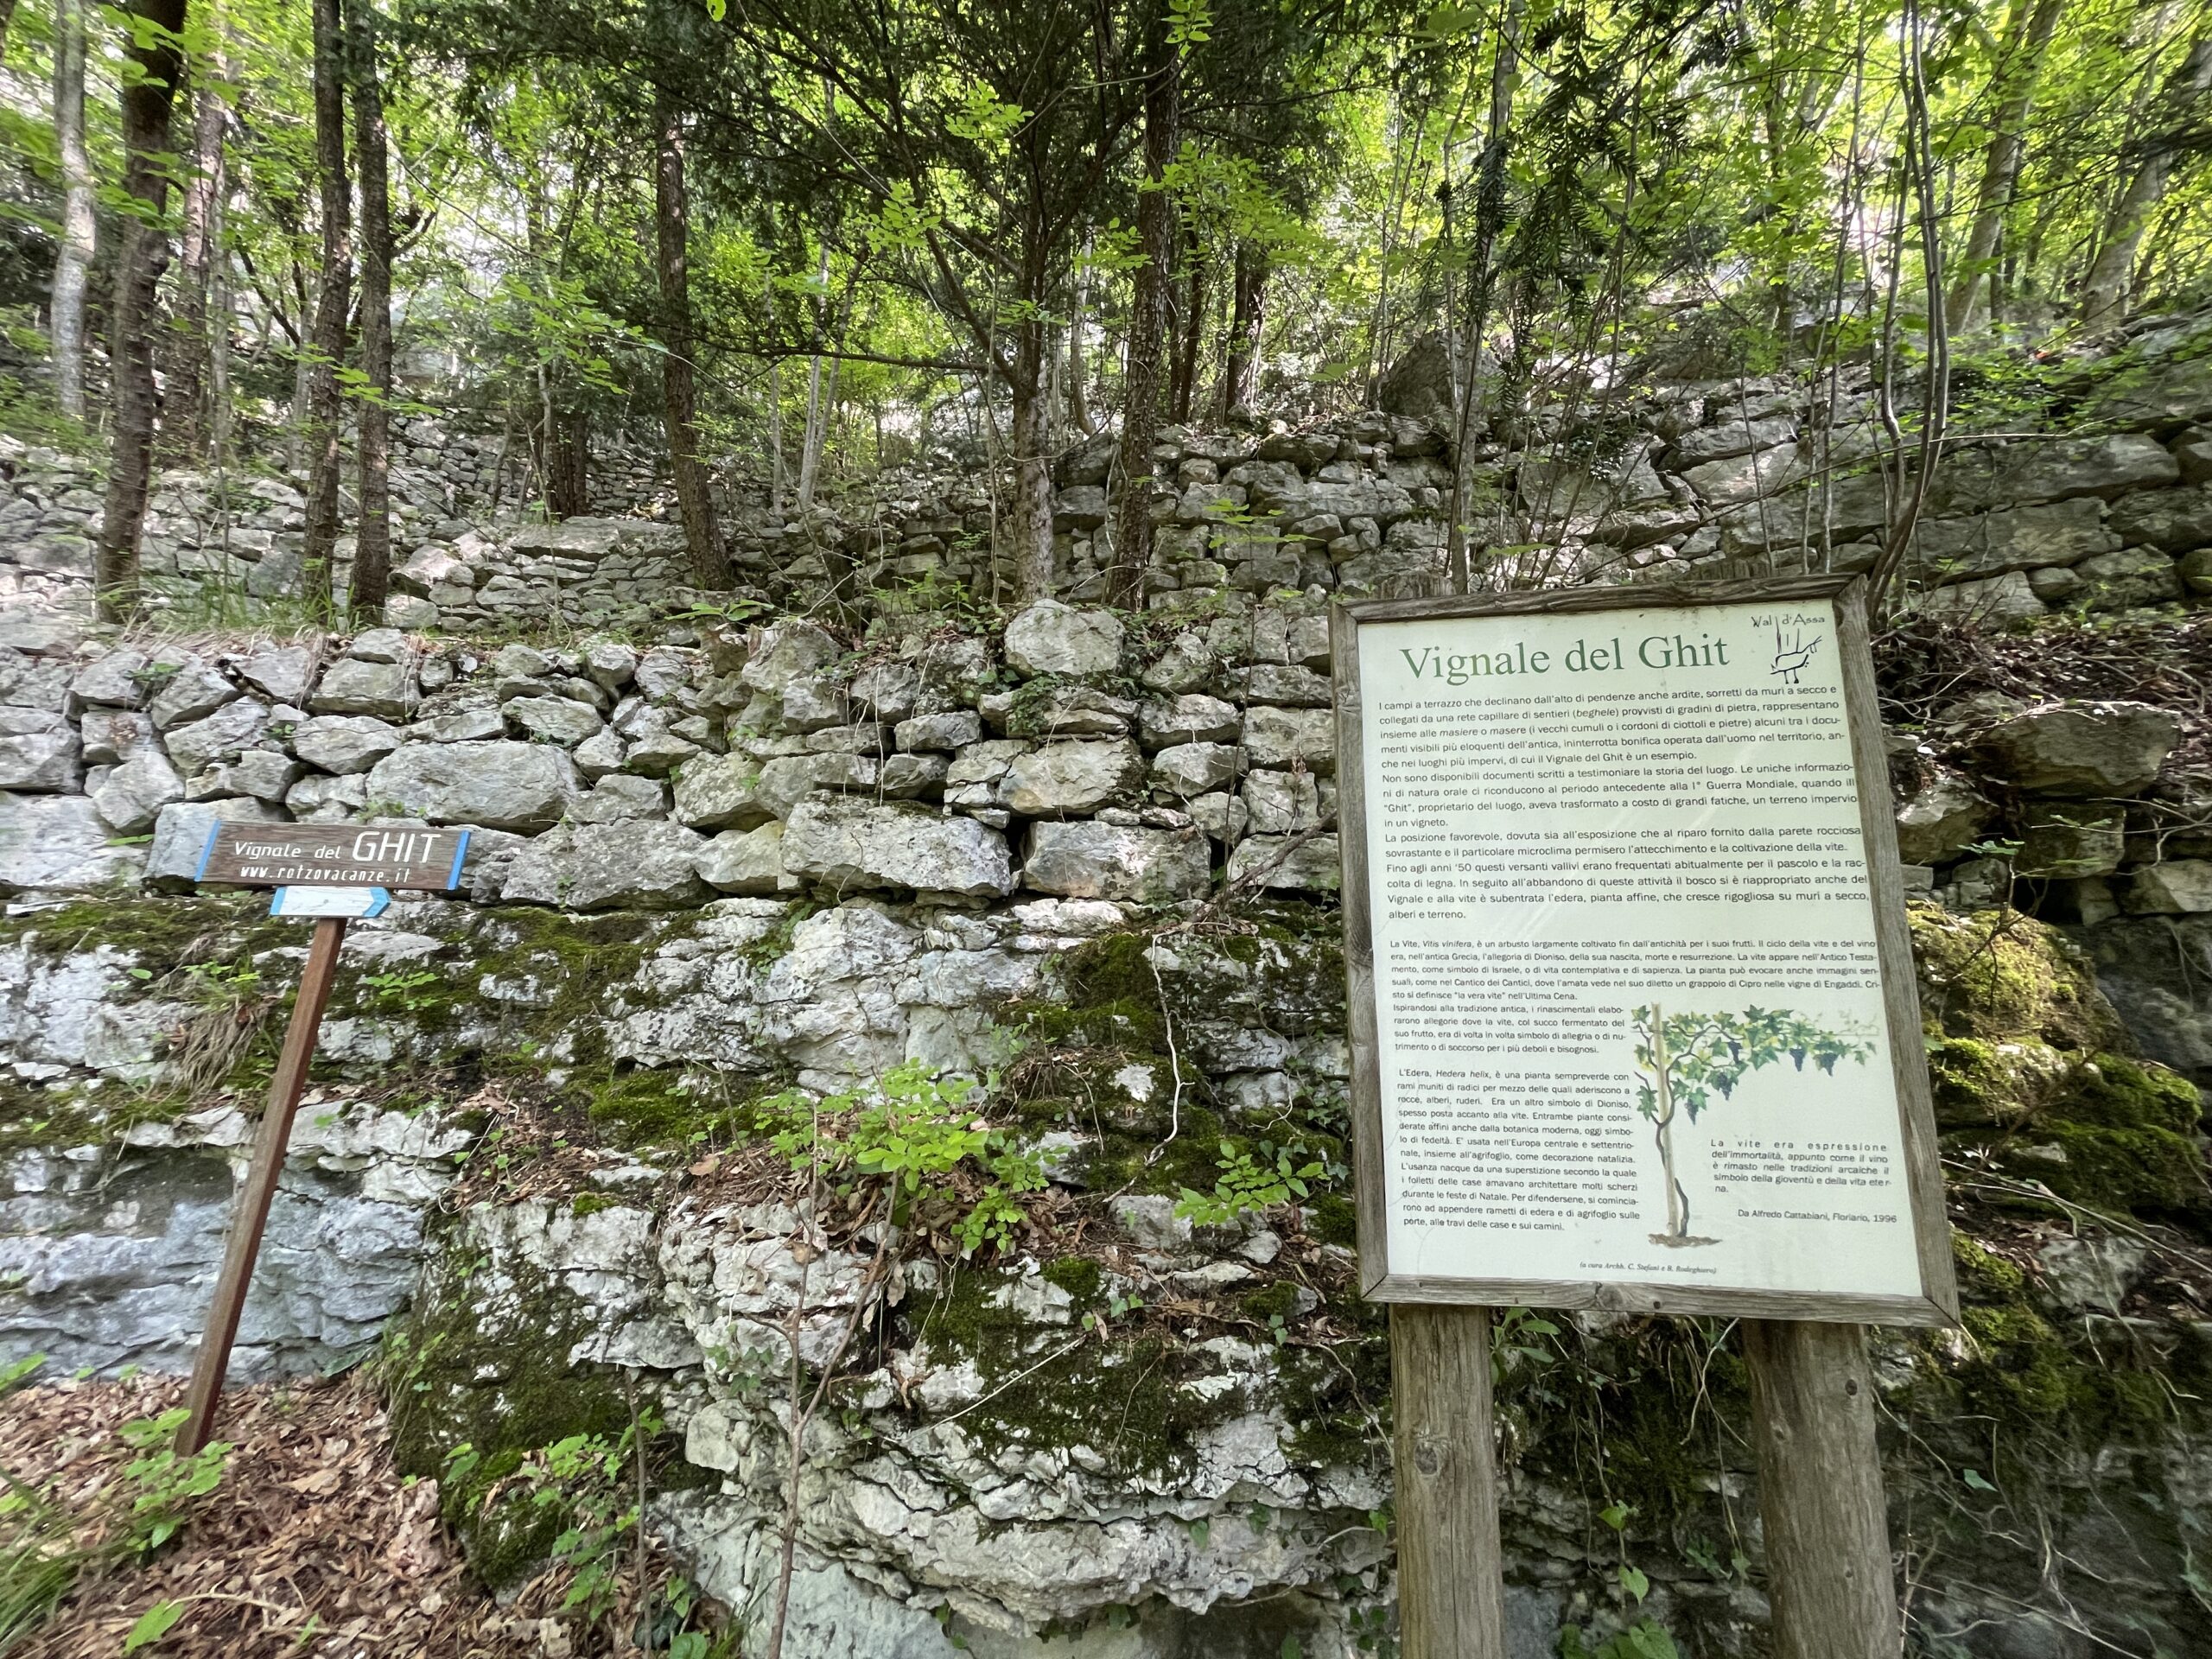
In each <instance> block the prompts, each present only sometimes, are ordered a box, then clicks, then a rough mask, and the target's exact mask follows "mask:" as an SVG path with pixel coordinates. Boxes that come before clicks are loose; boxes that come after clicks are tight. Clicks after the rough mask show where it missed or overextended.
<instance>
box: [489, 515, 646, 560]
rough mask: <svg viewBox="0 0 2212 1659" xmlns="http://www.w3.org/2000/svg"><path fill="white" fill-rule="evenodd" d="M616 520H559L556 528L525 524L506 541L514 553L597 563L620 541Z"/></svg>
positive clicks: (555, 525) (620, 525)
mask: <svg viewBox="0 0 2212 1659" xmlns="http://www.w3.org/2000/svg"><path fill="white" fill-rule="evenodd" d="M624 523H625V521H624V520H622V519H620V518H563V520H562V521H561V522H560V523H559V524H526V525H524V527H523V528H522V529H520V530H518V531H515V532H514V534H513V535H512V536H510V537H508V538H507V546H508V548H509V549H510V550H512V551H513V552H517V553H558V554H560V555H562V556H564V557H567V558H571V559H601V558H604V557H606V556H607V554H609V553H611V552H613V550H614V544H615V543H617V542H619V541H620V540H621V538H622V530H623V525H624Z"/></svg>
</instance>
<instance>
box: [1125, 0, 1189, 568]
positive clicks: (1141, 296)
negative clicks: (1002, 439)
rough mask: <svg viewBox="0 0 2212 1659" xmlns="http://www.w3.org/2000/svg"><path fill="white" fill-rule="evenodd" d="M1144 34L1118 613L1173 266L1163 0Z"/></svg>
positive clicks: (1172, 53) (1144, 517)
mask: <svg viewBox="0 0 2212 1659" xmlns="http://www.w3.org/2000/svg"><path fill="white" fill-rule="evenodd" d="M1151 35H1152V40H1151V53H1150V55H1151V59H1152V68H1151V71H1150V73H1148V74H1147V77H1146V80H1145V92H1144V171H1145V180H1146V185H1147V188H1146V189H1145V191H1144V193H1143V194H1142V195H1141V196H1140V197H1139V198H1138V199H1137V239H1138V243H1139V245H1141V247H1142V249H1143V251H1144V263H1143V264H1141V265H1139V266H1138V267H1137V272H1136V293H1135V299H1134V302H1132V304H1131V306H1130V308H1129V343H1128V371H1127V372H1126V373H1125V374H1124V375H1123V376H1122V447H1121V456H1120V461H1121V466H1120V471H1121V474H1122V501H1121V509H1120V512H1119V513H1118V515H1117V516H1116V519H1115V525H1114V531H1115V533H1114V563H1113V566H1112V571H1111V575H1110V577H1109V582H1108V597H1109V599H1110V600H1111V601H1112V602H1114V603H1115V604H1117V605H1124V606H1134V605H1135V603H1136V601H1137V595H1138V591H1139V588H1140V586H1141V583H1142V582H1143V581H1144V572H1145V567H1146V566H1147V565H1148V564H1150V563H1152V442H1153V434H1154V431H1155V429H1157V428H1158V426H1159V423H1160V378H1161V376H1160V369H1161V367H1162V366H1163V365H1162V364H1161V361H1160V359H1161V354H1162V352H1163V351H1164V349H1165V348H1166V341H1167V287H1168V283H1169V281H1170V280H1171V277H1172V276H1173V266H1174V263H1175V204H1174V200H1173V198H1171V197H1170V196H1169V195H1168V194H1167V188H1166V173H1167V165H1168V163H1169V162H1172V161H1173V159H1174V157H1175V144H1176V128H1177V124H1178V122H1179V117H1180V113H1181V111H1180V108H1179V105H1180V102H1181V91H1182V67H1183V60H1182V53H1181V52H1180V51H1179V49H1178V48H1175V47H1174V46H1172V45H1171V44H1169V42H1168V39H1167V17H1166V0H1157V3H1156V4H1155V9H1154V14H1153V18H1152V23H1151Z"/></svg>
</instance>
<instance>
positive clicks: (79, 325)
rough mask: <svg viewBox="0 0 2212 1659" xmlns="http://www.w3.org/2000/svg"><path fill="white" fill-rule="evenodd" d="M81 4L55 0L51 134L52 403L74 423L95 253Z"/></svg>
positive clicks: (79, 407) (81, 393) (81, 409)
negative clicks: (56, 196) (56, 201)
mask: <svg viewBox="0 0 2212 1659" xmlns="http://www.w3.org/2000/svg"><path fill="white" fill-rule="evenodd" d="M85 5H86V0H54V137H55V139H56V140H57V141H58V143H59V144H60V151H61V238H60V241H61V245H60V251H58V252H57V253H56V254H55V256H54V292H53V300H52V303H51V307H50V309H49V312H48V315H49V316H50V318H51V320H52V335H53V340H54V401H55V402H56V403H57V404H60V406H61V412H62V413H63V414H64V415H67V416H68V417H69V418H70V419H71V420H73V421H81V420H83V419H84V418H85V274H86V271H87V270H90V269H91V267H92V255H93V253H94V251H95V249H96V222H95V219H94V217H93V213H92V160H91V158H90V157H89V156H86V153H85Z"/></svg>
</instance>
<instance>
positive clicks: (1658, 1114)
mask: <svg viewBox="0 0 2212 1659" xmlns="http://www.w3.org/2000/svg"><path fill="white" fill-rule="evenodd" d="M1634 1018H1635V1020H1636V1069H1637V1074H1638V1076H1637V1089H1636V1109H1637V1111H1639V1112H1641V1113H1642V1114H1643V1116H1645V1117H1647V1118H1649V1119H1650V1120H1651V1123H1652V1142H1653V1144H1654V1145H1655V1146H1656V1147H1658V1149H1659V1165H1660V1168H1661V1169H1662V1171H1663V1172H1664V1173H1665V1175H1666V1179H1667V1230H1666V1231H1665V1232H1663V1233H1654V1234H1652V1235H1651V1242H1652V1243H1655V1244H1668V1245H1675V1246H1683V1245H1693V1244H1715V1243H1719V1240H1718V1239H1713V1238H1699V1237H1695V1236H1693V1235H1692V1234H1691V1232H1690V1195H1689V1193H1688V1192H1687V1191H1685V1190H1684V1188H1683V1186H1682V1184H1681V1180H1680V1179H1679V1178H1678V1177H1677V1176H1676V1174H1675V1117H1676V1116H1677V1115H1679V1114H1681V1113H1685V1112H1687V1113H1688V1115H1689V1120H1690V1122H1693V1123H1694V1122H1697V1119H1698V1114H1699V1113H1700V1112H1702V1111H1704V1110H1705V1109H1707V1107H1708V1106H1710V1105H1711V1104H1712V1103H1713V1096H1715V1095H1719V1096H1720V1097H1721V1098H1722V1099H1723V1100H1726V1099H1727V1098H1728V1097H1729V1096H1731V1095H1732V1094H1734V1093H1735V1092H1736V1085H1737V1084H1739V1083H1741V1082H1742V1081H1743V1080H1744V1079H1745V1077H1747V1076H1749V1075H1750V1074H1751V1072H1753V1071H1758V1070H1760V1069H1761V1068H1762V1067H1764V1066H1769V1065H1774V1064H1775V1063H1776V1062H1777V1061H1779V1060H1783V1059H1787V1060H1789V1061H1790V1062H1791V1063H1792V1064H1794V1065H1796V1068H1797V1069H1798V1070H1799V1071H1803V1070H1804V1069H1805V1062H1806V1061H1807V1060H1810V1061H1812V1063H1813V1064H1814V1065H1816V1066H1818V1067H1819V1068H1820V1069H1821V1071H1822V1072H1824V1073H1825V1074H1827V1076H1829V1077H1834V1075H1835V1068H1836V1062H1837V1061H1839V1060H1850V1061H1852V1062H1853V1063H1854V1064H1857V1065H1865V1064H1866V1060H1867V1058H1868V1057H1869V1056H1871V1055H1872V1053H1873V1052H1874V1047H1873V1045H1872V1043H1870V1042H1867V1041H1866V1040H1864V1039H1863V1033H1859V1032H1858V1031H1848V1030H1847V1031H1842V1032H1834V1031H1829V1030H1827V1029H1826V1028H1824V1027H1821V1026H1817V1025H1815V1024H1814V1023H1813V1022H1812V1021H1811V1020H1807V1019H1804V1018H1802V1016H1800V1015H1798V1014H1792V1013H1790V1012H1789V1010H1788V1009H1787V1008H1745V1010H1744V1011H1743V1013H1741V1014H1666V1013H1663V1012H1662V1010H1661V1008H1660V1006H1659V1005H1658V1004H1657V1003H1656V1002H1654V1003H1650V1004H1649V1005H1648V1006H1646V1007H1640V1008H1637V1010H1636V1011H1635V1014H1634Z"/></svg>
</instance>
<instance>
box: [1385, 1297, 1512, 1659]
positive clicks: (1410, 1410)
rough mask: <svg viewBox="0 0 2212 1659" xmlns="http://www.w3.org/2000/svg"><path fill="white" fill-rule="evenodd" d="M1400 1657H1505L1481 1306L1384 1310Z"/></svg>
mask: <svg viewBox="0 0 2212 1659" xmlns="http://www.w3.org/2000/svg"><path fill="white" fill-rule="evenodd" d="M1390 1376H1391V1385H1390V1386H1391V1402H1392V1408H1393V1409H1394V1411H1395V1414H1396V1419H1397V1438H1396V1445H1395V1459H1396V1465H1397V1506H1398V1515H1397V1522H1398V1636H1399V1643H1400V1647H1401V1650H1402V1652H1403V1653H1404V1655H1405V1659H1505V1580H1504V1579H1503V1576H1502V1575H1501V1573H1500V1571H1499V1561H1500V1555H1499V1544H1498V1534H1497V1452H1496V1449H1495V1447H1494V1446H1493V1445H1492V1443H1491V1399H1490V1310H1489V1309H1488V1308H1486V1307H1446V1306H1428V1305H1425V1304H1422V1303H1417V1302H1400V1303H1397V1304H1396V1305H1395V1306H1392V1308H1391V1309H1390Z"/></svg>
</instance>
